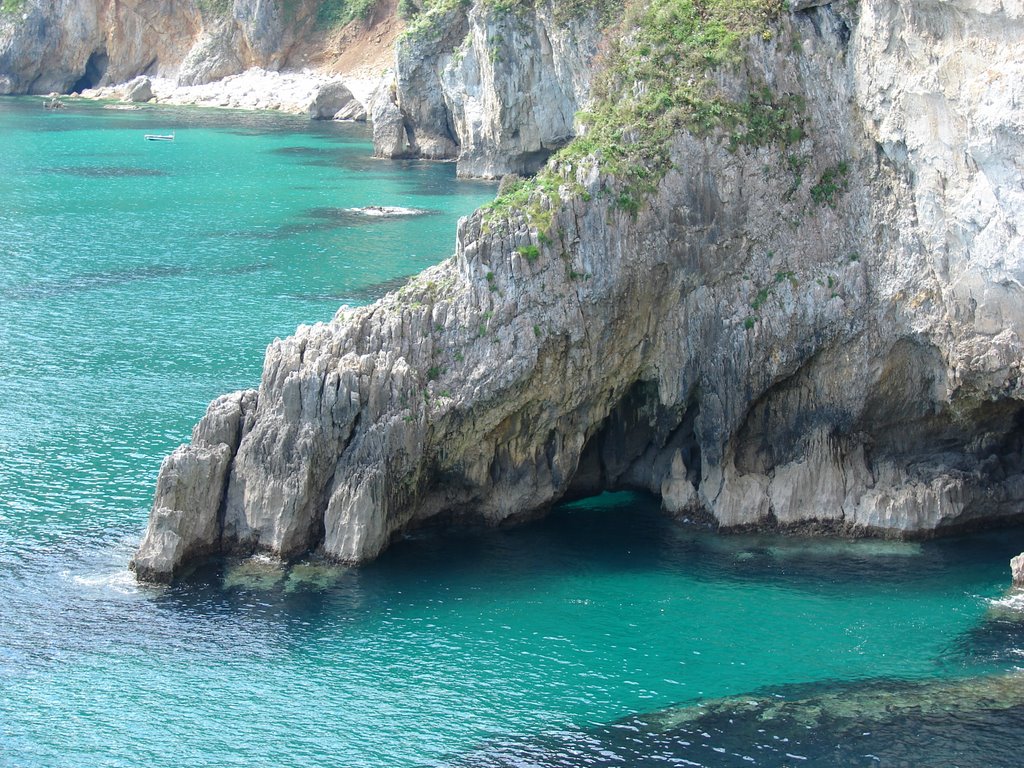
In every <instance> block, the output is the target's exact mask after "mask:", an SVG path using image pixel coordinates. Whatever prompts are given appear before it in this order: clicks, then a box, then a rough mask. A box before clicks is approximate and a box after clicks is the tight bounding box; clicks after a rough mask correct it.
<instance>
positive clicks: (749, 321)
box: [743, 315, 757, 331]
mask: <svg viewBox="0 0 1024 768" xmlns="http://www.w3.org/2000/svg"><path fill="white" fill-rule="evenodd" d="M756 323H757V318H756V317H755V316H754V315H747V317H746V319H745V320H744V321H743V327H744V328H746V329H747V330H748V331H749V330H750V329H751V328H753V327H754V325H755V324H756Z"/></svg>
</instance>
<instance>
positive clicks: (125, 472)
mask: <svg viewBox="0 0 1024 768" xmlns="http://www.w3.org/2000/svg"><path fill="white" fill-rule="evenodd" d="M170 130H175V131H176V132H177V140H176V141H175V142H174V143H173V144H159V143H147V142H144V141H142V138H141V137H142V134H143V133H146V132H159V133H163V132H167V131H170ZM369 152H370V145H369V140H368V134H367V132H366V130H365V129H364V128H359V127H353V126H338V125H333V124H329V125H311V124H309V123H308V122H306V121H304V120H300V119H294V118H289V117H284V116H279V115H264V114H244V113H232V112H211V111H204V110H195V109H193V110H189V109H157V110H143V111H139V112H111V111H104V110H101V109H100V108H99V107H98V106H96V105H84V106H74V107H72V108H71V109H69V110H67V111H66V112H63V113H57V114H50V113H44V112H43V110H42V109H40V108H39V107H38V102H37V101H35V100H28V99H0V179H3V180H4V181H3V183H2V184H0V387H2V390H0V391H2V392H3V399H2V406H3V408H2V411H0V413H2V416H0V765H14V766H81V765H97V766H136V765H147V766H154V767H159V766H181V765H189V766H201V765H210V766H230V765H275V766H323V765H340V766H395V767H400V766H440V765H460V766H465V765H497V764H500V765H518V766H525V765H585V764H586V765H595V764H598V765H599V764H607V765H639V764H647V763H644V761H645V760H646V761H648V763H649V764H665V763H667V764H693V763H698V764H708V765H716V764H719V765H729V764H732V763H730V762H728V761H727V760H726V757H728V758H729V759H732V760H742V759H743V758H744V757H752V758H753V759H754V760H755V762H760V763H761V764H766V765H774V764H782V763H780V762H779V761H780V760H782V762H783V763H784V762H785V761H786V760H794V761H795V760H799V757H807V756H808V755H816V756H817V759H818V760H819V764H820V761H821V760H824V759H825V758H823V757H822V755H826V754H832V753H831V752H829V751H828V750H839V751H841V752H842V754H843V755H844V759H848V760H849V761H850V762H851V764H860V763H859V762H857V761H862V762H863V761H864V760H869V758H866V757H864V755H866V754H869V753H870V752H871V749H873V748H874V746H872V745H865V744H858V743H854V742H855V741H856V738H855V737H854V736H852V735H849V734H852V733H853V732H852V731H843V730H842V729H837V728H836V727H834V725H832V724H831V721H830V725H829V728H830V729H831V731H834V732H836V733H840V734H841V735H842V734H847V735H846V736H842V738H845V739H847V742H844V744H841V745H838V746H837V745H834V744H831V743H829V744H826V741H827V739H824V740H823V739H817V737H816V738H815V739H811V738H808V737H807V736H806V735H805V738H804V742H802V743H801V745H800V746H801V747H802V748H804V749H805V750H806V752H807V754H803V755H799V756H798V757H795V758H786V757H785V754H786V752H785V751H783V752H782V753H781V754H782V755H783V757H781V758H780V757H779V753H778V752H777V751H776V752H770V751H768V750H761V751H760V752H757V751H752V747H751V743H752V740H753V741H756V738H755V737H753V736H751V734H752V733H756V732H757V729H756V728H754V729H753V730H751V728H752V726H751V724H750V723H749V722H747V723H745V724H744V725H743V727H742V728H731V727H726V726H727V725H728V721H729V714H728V712H726V713H725V714H723V712H724V710H722V711H716V713H715V715H714V717H715V718H718V719H711V720H708V721H706V722H705V726H706V727H705V728H704V731H703V732H706V733H708V734H710V735H709V736H708V737H707V738H706V739H705V740H704V741H705V742H707V743H706V745H702V744H698V743H697V742H695V741H694V740H693V739H692V738H687V737H686V736H685V734H684V733H683V730H680V729H679V728H676V729H675V730H669V731H666V730H665V728H664V727H663V726H659V729H660V730H655V729H653V728H649V729H647V730H645V727H646V726H642V725H641V724H642V723H648V722H651V721H652V716H651V714H650V713H655V712H658V711H659V710H662V709H663V708H665V707H670V706H672V705H676V704H680V703H683V704H686V705H691V704H694V703H699V702H702V701H707V700H709V699H716V698H718V697H725V696H735V695H740V694H750V695H757V696H776V695H777V696H782V697H789V698H794V697H798V696H806V695H809V694H807V691H808V690H810V691H813V693H814V695H816V696H822V695H828V693H829V692H836V691H846V690H854V689H850V688H848V686H850V685H854V686H864V685H875V684H882V683H879V681H885V680H888V679H897V680H900V681H907V680H910V681H923V682H929V681H943V680H959V679H961V678H964V677H972V676H977V675H985V676H988V675H996V674H1002V673H1004V672H1006V671H1007V670H1012V669H1014V668H1015V667H1016V666H1018V665H1020V664H1021V660H1022V656H1021V654H1022V652H1024V650H1022V649H1024V633H1022V630H1021V628H1022V626H1024V624H1021V623H1020V622H1019V621H1017V616H1018V615H1019V611H1018V610H1017V609H1016V608H1014V607H1012V606H1010V607H1006V606H1002V607H1001V606H1000V605H999V604H997V601H999V600H1000V598H1002V596H1003V594H1004V587H1005V584H1006V582H1007V579H1008V570H1007V566H1006V563H1007V560H1008V558H1009V557H1010V556H1011V555H1012V554H1014V553H1015V552H1019V551H1020V550H1021V549H1024V532H1021V531H1003V532H997V533H990V534H984V535H978V536H974V537H969V538H962V539H958V540H950V541H942V542H927V543H919V544H901V543H888V542H853V543H851V542H835V541H812V540H802V539H778V538H771V537H724V538H723V537H716V536H712V535H709V534H707V533H705V532H702V531H699V530H694V529H686V528H683V527H680V526H679V525H677V524H675V523H673V522H671V521H669V520H666V519H665V518H663V517H662V516H661V515H660V514H659V513H658V510H657V506H656V503H655V502H653V501H652V500H650V499H647V498H645V497H638V496H632V495H628V494H623V495H616V496H607V497H602V498H600V499H596V500H591V501H588V502H582V503H578V504H575V505H570V506H567V507H564V508H562V509H560V510H559V511H558V512H557V513H556V514H555V515H553V516H552V517H551V518H549V519H548V520H545V521H542V522H539V523H534V524H531V525H528V526H524V527H521V528H516V529H508V530H490V531H467V532H462V533H458V534H455V535H451V536H447V537H444V538H440V537H438V536H436V535H433V534H429V533H424V534H422V535H418V536H416V537H412V538H409V539H407V540H405V541H402V542H399V543H398V544H397V545H396V546H394V547H393V548H392V549H391V550H390V551H389V552H388V553H386V554H385V556H384V557H383V558H381V559H380V560H379V561H378V562H376V563H373V564H370V565H368V566H365V567H363V568H358V569H344V568H337V567H333V566H330V565H326V564H323V563H319V562H316V561H309V562H305V563H301V564H298V565H295V566H292V567H289V568H285V567H282V566H281V565H279V564H277V563H275V562H274V561H272V560H269V559H263V558H257V559H254V560H249V561H245V562H241V563H234V562H226V563H225V562H220V563H211V564H210V565H209V566H208V567H205V568H203V569H201V570H200V571H199V572H198V573H197V574H196V575H195V576H194V577H193V578H191V579H189V580H188V581H187V582H185V583H182V584H179V585H176V586H174V587H170V588H150V587H139V586H137V585H136V584H135V583H134V581H133V579H132V577H131V575H130V574H129V573H128V571H127V569H126V565H127V562H128V559H129V557H130V555H131V552H132V549H133V547H134V546H135V545H136V544H137V543H138V540H139V538H140V536H141V533H142V530H143V527H144V525H145V519H146V515H147V512H148V504H149V502H150V500H151V495H152V489H153V483H154V480H155V477H156V472H157V469H158V467H159V462H160V460H161V458H162V457H163V455H165V454H166V453H167V452H168V451H169V450H171V449H172V448H173V447H174V446H175V445H177V444H178V443H180V442H182V441H183V440H185V439H187V437H188V434H189V430H190V429H191V426H192V424H193V423H194V422H195V421H196V419H198V417H199V416H200V415H201V414H202V412H203V409H204V408H205V405H206V403H207V402H208V401H209V400H210V399H212V398H213V397H215V396H216V395H218V394H220V393H223V392H225V391H228V390H231V389H236V388H239V387H244V386H253V385H255V384H256V382H257V381H258V377H259V370H260V367H261V364H262V354H263V349H264V348H265V346H266V344H267V343H268V342H269V341H270V340H271V339H272V338H273V337H274V336H280V335H285V334H288V333H290V332H291V331H292V330H293V329H294V327H295V325H296V324H297V323H299V322H314V321H317V320H326V319H328V318H329V317H330V316H331V315H332V314H333V313H334V311H335V310H336V309H337V306H338V305H339V304H341V303H344V302H346V301H348V302H350V303H360V302H365V301H368V300H371V299H372V298H374V296H376V295H380V293H381V292H383V291H385V290H388V289H390V288H393V287H395V286H396V285H397V284H399V283H398V281H399V280H400V278H401V277H402V276H405V275H409V274H412V273H414V272H416V271H418V270H420V269H422V268H423V267H425V266H427V265H429V264H431V263H435V262H436V261H439V260H440V259H442V258H444V257H445V256H446V255H448V253H449V252H450V251H451V249H452V240H453V232H454V222H455V220H456V218H457V217H458V216H459V215H463V214H465V213H467V212H468V211H470V210H472V208H473V207H475V206H476V205H478V204H480V203H482V202H483V201H485V200H486V199H488V198H489V197H490V196H492V195H493V193H494V186H493V185H487V184H478V183H470V182H460V181H457V180H456V179H455V178H454V168H453V167H452V166H450V165H437V164H423V163H393V162H383V161H375V160H372V159H369V157H368V155H369ZM372 205H388V206H403V207H407V208H416V209H423V210H426V211H429V212H430V213H429V214H425V215H419V216H402V217H393V218H392V217H376V218H375V217H358V216H353V215H351V212H349V211H346V209H351V208H359V207H365V206H372ZM367 219H369V220H367ZM864 681H870V682H869V683H866V682H864ZM794 686H797V687H798V688H797V689H794ZM799 686H811V688H806V687H803V688H801V687H799ZM794 690H799V694H795V693H794ZM856 690H860V689H859V688H856ZM927 690H928V691H931V690H933V689H927ZM921 695H925V696H927V695H929V694H928V692H927V691H926V692H925V693H924V694H921ZM1008 713H1009V714H1008ZM1017 714H1019V711H1017V710H1014V709H1013V708H1012V707H1010V708H1003V709H999V710H996V709H992V710H987V709H981V710H979V709H977V708H972V709H970V710H969V711H968V710H966V709H965V711H964V712H963V713H962V715H963V717H962V718H961V719H962V722H961V721H960V720H956V727H955V729H954V731H952V732H955V733H956V734H957V740H958V741H957V743H958V744H960V745H961V748H962V750H965V751H964V753H963V754H959V755H958V757H957V761H959V764H979V765H981V764H987V765H998V764H1001V763H1002V761H1003V759H1004V756H1005V755H1006V754H1009V753H1011V752H1012V750H1013V749H1017V750H1018V752H1019V749H1020V747H1021V745H1022V740H1021V737H1020V736H1019V735H1018V734H1019V731H1020V728H1016V729H1015V728H1012V727H1007V725H1006V718H1008V717H1009V718H1011V722H1012V718H1013V717H1015V716H1016V715H1017ZM787 716H789V715H788V714H787ZM950 717H951V718H954V720H955V719H956V717H957V713H953V714H951V715H950ZM631 718H632V719H631ZM722 718H724V719H722ZM737 718H739V719H740V720H741V719H742V718H740V717H739V715H737V716H735V717H734V718H733V719H737ZM1000 718H1002V719H1000ZM790 719H792V718H790ZM737 722H739V720H737ZM937 722H939V721H931V720H930V721H928V723H930V724H931V725H929V726H928V727H925V725H922V723H921V722H920V718H919V719H918V720H914V718H912V717H909V716H908V715H906V713H903V714H901V715H900V716H899V717H894V718H892V721H891V722H888V721H887V722H886V723H884V724H879V725H877V727H876V728H875V730H876V732H878V733H884V734H885V738H886V739H887V740H888V741H890V742H896V743H906V744H910V745H913V744H915V743H918V742H920V740H921V739H931V740H930V741H928V745H930V746H928V745H923V746H918V747H913V746H910V747H907V748H906V749H905V750H904V751H903V752H902V753H900V752H897V753H894V755H895V756H894V757H892V759H893V760H904V761H905V760H906V759H907V755H908V754H909V755H910V756H911V758H912V757H913V755H914V754H915V752H914V750H917V752H916V754H919V755H925V754H927V755H929V756H934V755H936V754H939V755H942V754H944V752H943V750H944V749H946V747H945V746H944V744H945V742H943V741H942V740H941V739H940V738H939V737H938V736H937V735H935V733H933V735H932V736H928V734H929V733H932V732H933V731H936V728H938V726H936V725H935V723H937ZM949 722H952V721H949ZM947 724H948V723H947ZM926 725H928V724H926ZM793 727H794V726H793V725H792V723H791V722H790V720H786V719H785V718H783V719H780V720H777V721H773V722H772V723H770V724H769V725H768V726H765V733H764V734H762V736H763V738H764V739H765V740H766V742H765V743H769V742H777V741H779V740H781V739H787V738H789V739H793V738H795V736H794V735H793V734H791V733H788V731H787V729H792V728H793ZM629 728H634V729H636V730H634V731H628V729H629ZM929 728H931V729H932V730H931V731H930V730H929ZM950 728H952V726H950ZM709 729H710V730H709ZM772 729H775V732H773V731H772ZM939 730H941V728H939ZM648 731H649V732H648ZM821 732H822V729H821V728H819V729H818V730H817V731H813V733H815V734H818V735H819V736H820V734H821ZM624 733H628V734H632V735H627V736H626V737H625V738H620V737H621V736H622V734H624ZM609 734H613V735H612V736H609ZM901 739H903V742H900V740H901ZM915 740H917V741H915ZM822 745H825V746H822ZM755 746H756V745H755ZM840 747H841V749H840ZM869 747H870V748H869ZM717 750H722V751H717ZM814 750H817V751H814ZM844 750H845V751H844ZM907 750H910V752H909V753H908V752H907ZM929 750H930V751H929ZM1008 750H1010V751H1011V752H1008ZM794 754H798V753H796V752H794ZM722 755H725V756H726V757H722ZM730 756H731V757H730ZM773 760H774V761H775V762H772V761H773ZM685 761H689V762H685ZM972 761H973V762H972ZM749 762H750V761H744V764H749ZM951 762H952V761H951ZM909 764H914V761H913V759H911V760H910V763H909ZM932 764H934V763H932Z"/></svg>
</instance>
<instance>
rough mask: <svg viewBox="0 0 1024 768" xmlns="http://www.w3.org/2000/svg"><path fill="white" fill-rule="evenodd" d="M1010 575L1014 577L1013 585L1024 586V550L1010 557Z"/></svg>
mask: <svg viewBox="0 0 1024 768" xmlns="http://www.w3.org/2000/svg"><path fill="white" fill-rule="evenodd" d="M1010 576H1011V578H1012V579H1013V586H1015V587H1024V552H1021V553H1020V554H1019V555H1017V556H1016V557H1013V558H1010Z"/></svg>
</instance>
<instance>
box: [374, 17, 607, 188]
mask: <svg viewBox="0 0 1024 768" xmlns="http://www.w3.org/2000/svg"><path fill="white" fill-rule="evenodd" d="M557 7H558V6H557V5H556V4H552V3H550V2H548V3H538V4H537V6H536V8H535V9H534V8H525V9H518V8H516V9H513V10H512V11H508V10H500V9H496V8H495V7H494V5H493V4H489V3H479V2H478V3H474V4H472V6H470V7H468V8H467V7H466V6H461V5H456V6H454V7H453V8H451V9H449V10H446V11H444V12H443V13H440V14H438V16H439V18H437V19H436V20H434V21H433V23H431V24H430V25H429V26H428V27H426V30H425V31H422V32H419V33H417V34H410V35H408V36H406V37H405V38H403V39H401V40H400V41H399V44H398V47H397V51H396V57H395V72H396V91H395V97H394V104H395V107H397V110H398V112H399V113H401V116H402V127H403V129H404V131H405V134H404V135H399V137H398V139H397V140H396V132H395V119H394V117H389V119H387V120H386V121H382V122H381V123H380V124H379V128H378V127H377V124H376V122H375V131H374V144H375V148H376V152H377V154H378V155H380V156H382V157H405V156H412V157H423V158H429V159H457V160H458V170H459V173H460V174H461V175H464V176H477V177H485V178H496V177H500V176H503V175H505V174H507V173H519V174H522V173H534V172H535V171H537V170H538V169H539V168H540V167H541V166H543V165H544V163H545V161H546V160H547V158H548V157H549V156H550V155H551V153H552V152H554V151H555V150H556V149H558V148H560V147H562V146H564V145H565V144H566V143H568V141H569V140H570V139H571V138H572V137H574V136H575V135H576V133H577V131H576V128H575V126H574V120H575V115H576V113H577V112H578V111H579V110H580V109H582V108H583V107H584V106H585V105H586V104H587V103H588V100H589V92H590V82H591V78H592V75H593V71H594V57H595V55H596V53H597V50H598V42H599V40H600V38H601V29H600V24H599V23H598V17H597V15H596V13H593V12H590V13H573V14H567V13H558V12H557V11H556V8H557Z"/></svg>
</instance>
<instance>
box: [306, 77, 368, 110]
mask: <svg viewBox="0 0 1024 768" xmlns="http://www.w3.org/2000/svg"><path fill="white" fill-rule="evenodd" d="M353 103H354V105H355V106H354V107H353ZM360 109H362V105H361V104H360V103H359V102H358V101H356V97H355V96H353V95H352V91H350V90H349V89H348V86H347V85H345V84H344V83H343V82H341V81H340V80H338V81H335V82H333V83H325V84H324V85H322V86H321V87H320V90H318V91H317V93H316V95H315V96H314V97H313V101H312V102H310V105H309V110H308V111H309V119H310V120H333V119H335V116H336V115H337V114H338V113H339V112H341V111H342V110H347V112H346V114H348V113H349V112H353V111H354V110H355V111H358V110H360ZM365 115H366V111H365V110H363V116H364V117H363V119H364V120H365V119H366V118H365ZM339 119H346V118H339ZM348 119H353V118H348Z"/></svg>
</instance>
